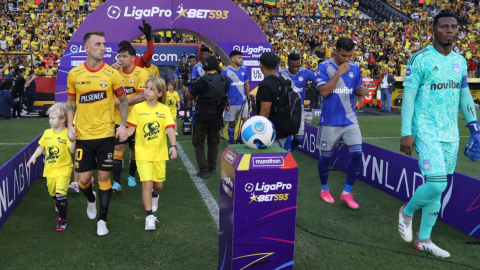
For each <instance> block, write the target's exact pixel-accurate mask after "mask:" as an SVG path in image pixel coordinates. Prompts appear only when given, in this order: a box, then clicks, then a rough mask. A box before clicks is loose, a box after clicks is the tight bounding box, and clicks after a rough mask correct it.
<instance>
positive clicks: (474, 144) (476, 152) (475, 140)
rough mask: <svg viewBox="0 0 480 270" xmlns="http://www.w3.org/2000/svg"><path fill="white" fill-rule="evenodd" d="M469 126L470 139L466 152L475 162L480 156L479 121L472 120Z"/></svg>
mask: <svg viewBox="0 0 480 270" xmlns="http://www.w3.org/2000/svg"><path fill="white" fill-rule="evenodd" d="M467 127H468V128H470V141H469V143H468V145H467V146H465V150H464V154H465V156H467V157H468V158H469V159H471V160H472V161H473V162H475V161H477V159H479V158H480V126H479V125H478V121H472V122H470V123H468V125H467Z"/></svg>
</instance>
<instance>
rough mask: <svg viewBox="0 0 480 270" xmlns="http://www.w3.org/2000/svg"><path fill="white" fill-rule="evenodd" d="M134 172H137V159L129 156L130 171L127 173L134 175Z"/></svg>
mask: <svg viewBox="0 0 480 270" xmlns="http://www.w3.org/2000/svg"><path fill="white" fill-rule="evenodd" d="M136 172H137V161H136V160H135V159H131V158H130V172H129V175H130V176H133V177H135V173H136Z"/></svg>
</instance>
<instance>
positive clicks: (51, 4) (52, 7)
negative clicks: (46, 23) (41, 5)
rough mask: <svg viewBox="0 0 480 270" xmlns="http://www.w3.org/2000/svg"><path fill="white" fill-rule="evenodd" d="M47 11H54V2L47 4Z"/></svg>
mask: <svg viewBox="0 0 480 270" xmlns="http://www.w3.org/2000/svg"><path fill="white" fill-rule="evenodd" d="M48 9H49V10H54V9H55V2H54V1H50V2H49V3H48Z"/></svg>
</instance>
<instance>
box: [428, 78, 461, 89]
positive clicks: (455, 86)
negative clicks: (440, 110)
mask: <svg viewBox="0 0 480 270" xmlns="http://www.w3.org/2000/svg"><path fill="white" fill-rule="evenodd" d="M442 89H460V83H456V82H454V81H453V80H449V81H448V82H446V83H437V84H432V85H430V90H442Z"/></svg>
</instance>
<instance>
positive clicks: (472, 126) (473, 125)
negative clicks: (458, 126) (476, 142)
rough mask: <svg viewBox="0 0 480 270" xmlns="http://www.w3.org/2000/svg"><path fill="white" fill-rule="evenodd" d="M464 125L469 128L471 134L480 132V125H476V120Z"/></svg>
mask: <svg viewBox="0 0 480 270" xmlns="http://www.w3.org/2000/svg"><path fill="white" fill-rule="evenodd" d="M465 127H468V128H469V129H470V133H471V134H480V126H479V125H478V121H472V122H470V123H468V125H466V126H465Z"/></svg>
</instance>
